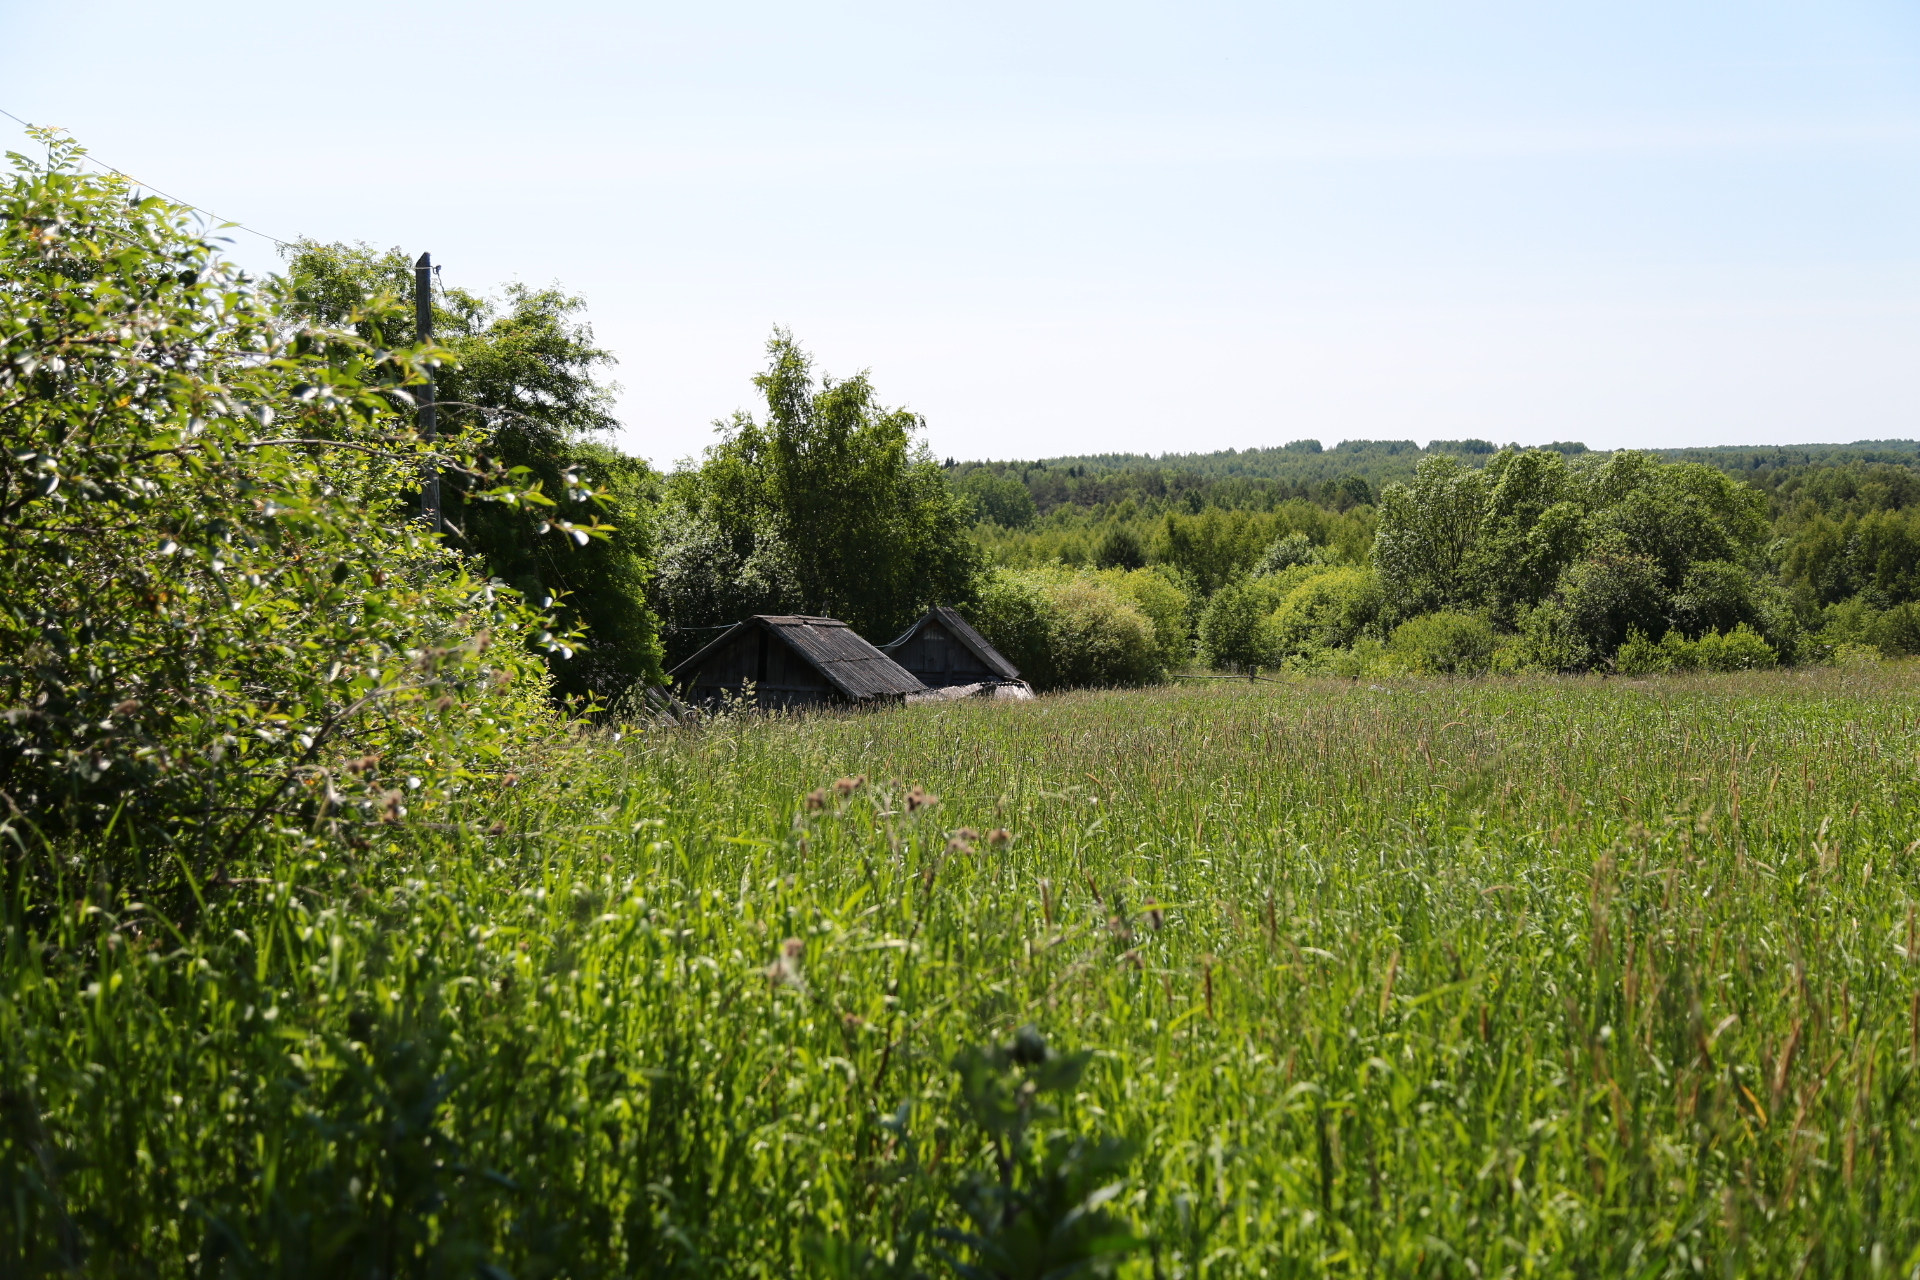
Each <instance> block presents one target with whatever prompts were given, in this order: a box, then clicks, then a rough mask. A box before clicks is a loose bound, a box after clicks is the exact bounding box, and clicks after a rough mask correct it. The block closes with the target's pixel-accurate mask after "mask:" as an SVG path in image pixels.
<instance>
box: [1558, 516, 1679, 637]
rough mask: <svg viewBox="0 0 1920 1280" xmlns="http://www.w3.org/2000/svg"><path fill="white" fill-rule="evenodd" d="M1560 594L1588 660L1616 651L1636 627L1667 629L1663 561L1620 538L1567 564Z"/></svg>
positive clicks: (1569, 621) (1639, 628) (1561, 576)
mask: <svg viewBox="0 0 1920 1280" xmlns="http://www.w3.org/2000/svg"><path fill="white" fill-rule="evenodd" d="M1556 594H1557V597H1558V600H1559V603H1560V606H1561V608H1562V609H1564V610H1565V615H1566V618H1567V621H1568V623H1569V625H1570V626H1571V627H1572V629H1573V631H1574V633H1575V634H1577V635H1578V637H1579V638H1580V640H1581V642H1582V643H1583V645H1584V648H1585V651H1586V653H1587V654H1589V655H1592V657H1590V658H1589V659H1588V660H1589V661H1591V660H1595V659H1598V658H1601V657H1604V656H1605V655H1608V654H1611V653H1612V652H1613V651H1614V650H1615V649H1617V648H1619V647H1620V645H1621V643H1622V642H1624V641H1625V640H1626V638H1627V634H1628V633H1629V632H1631V631H1633V630H1636V629H1637V630H1640V631H1644V632H1656V633H1657V632H1664V631H1665V630H1666V625H1667V619H1666V609H1667V593H1666V589H1665V587H1664V586H1663V585H1662V581H1661V575H1660V565H1659V563H1658V562H1657V561H1655V560H1654V559H1653V558H1652V557H1650V556H1645V555H1640V554H1638V553H1636V552H1633V551H1630V550H1628V549H1626V548H1625V547H1624V546H1622V545H1619V544H1617V543H1616V544H1610V545H1608V546H1605V547H1602V548H1600V549H1599V550H1597V551H1595V552H1594V553H1593V554H1591V555H1589V556H1587V557H1585V558H1584V559H1581V560H1579V561H1576V562H1575V563H1574V564H1572V565H1570V566H1568V568H1567V570H1566V572H1565V573H1563V574H1561V575H1560V585H1559V588H1558V590H1557V592H1556Z"/></svg>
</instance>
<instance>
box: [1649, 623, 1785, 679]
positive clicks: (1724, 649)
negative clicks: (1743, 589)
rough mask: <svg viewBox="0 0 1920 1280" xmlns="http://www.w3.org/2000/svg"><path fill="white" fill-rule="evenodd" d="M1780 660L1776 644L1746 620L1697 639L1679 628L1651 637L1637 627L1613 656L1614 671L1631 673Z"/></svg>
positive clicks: (1746, 666)
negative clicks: (1655, 638)
mask: <svg viewBox="0 0 1920 1280" xmlns="http://www.w3.org/2000/svg"><path fill="white" fill-rule="evenodd" d="M1778 662H1779V655H1778V654H1777V653H1775V652H1774V649H1773V646H1771V645H1769V644H1768V643H1767V641H1766V638H1765V637H1764V636H1762V635H1761V634H1760V633H1759V632H1757V631H1755V630H1754V629H1753V628H1752V627H1749V626H1748V625H1747V624H1746V623H1744V622H1742V623H1738V624H1736V625H1735V626H1734V627H1733V628H1732V629H1731V630H1729V631H1725V632H1721V631H1709V632H1707V634H1705V635H1703V636H1701V637H1700V638H1699V639H1698V640H1689V639H1687V637H1686V636H1685V635H1684V634H1683V633H1682V632H1681V631H1680V630H1679V629H1678V628H1674V629H1672V630H1670V631H1668V632H1667V633H1666V634H1665V635H1663V636H1661V637H1660V639H1658V640H1650V639H1648V638H1647V636H1646V633H1644V632H1642V631H1640V630H1639V629H1638V628H1636V629H1634V630H1633V631H1630V632H1628V634H1627V639H1626V642H1625V643H1624V644H1622V645H1621V646H1620V649H1619V651H1618V652H1617V653H1615V654H1614V657H1613V667H1614V670H1616V671H1618V672H1619V673H1620V674H1622V675H1629V676H1640V675H1654V674H1657V673H1662V672H1670V671H1758V670H1763V669H1765V668H1768V667H1772V666H1775V665H1777V663H1778Z"/></svg>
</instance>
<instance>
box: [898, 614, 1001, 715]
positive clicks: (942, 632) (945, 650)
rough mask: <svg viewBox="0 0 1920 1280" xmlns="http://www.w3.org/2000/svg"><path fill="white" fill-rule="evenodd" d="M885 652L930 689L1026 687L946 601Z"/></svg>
mask: <svg viewBox="0 0 1920 1280" xmlns="http://www.w3.org/2000/svg"><path fill="white" fill-rule="evenodd" d="M886 652H887V654H888V655H889V656H890V657H892V658H893V660H894V661H895V662H898V663H899V664H900V665H901V666H902V667H905V668H906V669H907V670H908V671H911V672H912V673H913V674H914V676H915V678H917V679H918V680H919V681H920V683H921V684H924V685H926V686H927V688H929V689H953V688H958V687H961V686H971V687H972V688H973V691H975V692H979V693H983V694H988V693H990V692H991V691H992V690H994V689H996V688H998V687H1000V686H1007V687H1009V688H1011V687H1014V686H1017V687H1018V688H1019V689H1020V690H1025V689H1026V685H1025V684H1024V683H1022V682H1021V679H1020V670H1019V668H1017V667H1015V666H1014V665H1013V664H1012V663H1011V662H1008V661H1007V660H1006V658H1005V657H1003V656H1002V655H1001V653H1000V651H999V650H998V649H995V648H994V647H993V646H992V645H990V644H988V643H987V638H986V637H985V636H983V635H981V634H980V633H979V632H978V631H975V630H974V629H973V627H972V625H971V624H970V623H968V621H967V620H966V619H965V618H963V617H961V616H960V615H959V614H958V613H957V612H955V611H954V610H952V609H949V608H947V607H946V606H945V605H936V606H934V607H933V608H931V609H929V610H927V611H926V613H924V614H922V615H921V617H920V621H918V622H916V623H914V624H913V625H912V626H911V627H909V628H907V632H906V634H905V635H903V636H901V637H900V638H899V639H898V640H895V641H894V642H893V643H892V644H890V645H888V646H887V648H886Z"/></svg>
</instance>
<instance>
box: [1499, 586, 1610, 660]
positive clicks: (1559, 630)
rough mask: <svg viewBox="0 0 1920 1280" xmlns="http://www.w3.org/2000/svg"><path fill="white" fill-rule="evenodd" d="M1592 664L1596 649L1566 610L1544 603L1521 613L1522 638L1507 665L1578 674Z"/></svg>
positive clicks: (1553, 603) (1515, 645)
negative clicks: (1576, 672) (1575, 672)
mask: <svg viewBox="0 0 1920 1280" xmlns="http://www.w3.org/2000/svg"><path fill="white" fill-rule="evenodd" d="M1592 660H1593V647H1592V645H1591V644H1590V643H1589V642H1588V640H1587V637H1586V636H1585V635H1584V634H1583V633H1582V632H1581V630H1580V627H1579V626H1578V624H1577V623H1576V621H1575V619H1574V617H1573V615H1572V614H1571V613H1570V612H1568V610H1567V608H1566V606H1565V605H1563V604H1561V603H1560V602H1559V601H1558V600H1545V601H1542V602H1541V603H1540V604H1537V605H1535V606H1534V607H1533V608H1531V609H1526V610H1523V611H1522V612H1521V614H1520V631H1519V638H1518V640H1517V641H1516V642H1515V643H1514V645H1513V647H1512V649H1511V650H1510V651H1509V656H1508V657H1507V658H1506V660H1505V661H1506V662H1507V664H1508V666H1507V669H1509V670H1516V671H1578V670H1580V669H1581V668H1583V667H1585V666H1587V665H1588V664H1589V663H1590V662H1592Z"/></svg>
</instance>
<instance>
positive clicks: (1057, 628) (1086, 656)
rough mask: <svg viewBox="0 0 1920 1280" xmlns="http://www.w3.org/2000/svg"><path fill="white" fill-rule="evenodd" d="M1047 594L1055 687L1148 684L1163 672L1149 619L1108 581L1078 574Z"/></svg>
mask: <svg viewBox="0 0 1920 1280" xmlns="http://www.w3.org/2000/svg"><path fill="white" fill-rule="evenodd" d="M1046 600H1047V610H1048V618H1047V624H1048V626H1047V630H1048V647H1049V650H1050V656H1051V658H1052V668H1053V670H1052V672H1051V678H1050V680H1049V682H1048V683H1049V684H1050V685H1052V686H1053V687H1055V688H1070V689H1071V688H1093V687H1098V686H1103V685H1130V684H1147V683H1149V682H1151V681H1154V680H1157V679H1159V678H1160V676H1161V675H1162V674H1163V673H1164V671H1165V667H1164V666H1163V664H1162V663H1161V660H1160V645H1159V642H1158V640H1157V638H1156V637H1155V635H1154V630H1153V624H1152V623H1151V622H1150V621H1148V619H1147V616H1146V615H1145V614H1144V613H1142V612H1141V611H1140V609H1139V607H1138V606H1136V605H1135V604H1134V603H1133V602H1132V601H1130V600H1128V599H1126V598H1125V597H1124V596H1122V595H1121V594H1120V593H1119V592H1117V591H1115V590H1114V589H1113V588H1112V587H1110V586H1107V585H1106V584H1105V583H1103V582H1100V581H1098V580H1097V579H1095V578H1091V577H1085V576H1078V575H1076V576H1075V577H1073V578H1070V579H1068V580H1066V581H1064V582H1059V583H1056V584H1054V585H1052V586H1051V587H1050V588H1049V589H1048V590H1047V593H1046Z"/></svg>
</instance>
